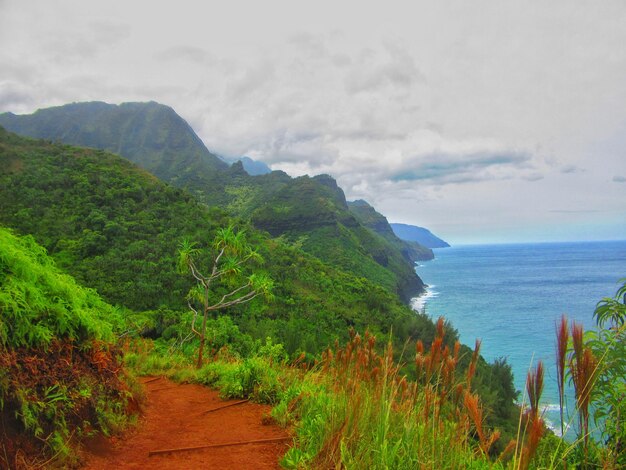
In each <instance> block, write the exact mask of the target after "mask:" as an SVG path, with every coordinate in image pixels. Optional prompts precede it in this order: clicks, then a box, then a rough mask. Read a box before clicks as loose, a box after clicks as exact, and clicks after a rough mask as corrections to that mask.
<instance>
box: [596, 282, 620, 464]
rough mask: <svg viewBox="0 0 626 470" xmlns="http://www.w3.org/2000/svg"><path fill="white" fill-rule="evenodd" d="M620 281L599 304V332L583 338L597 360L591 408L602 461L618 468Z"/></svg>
mask: <svg viewBox="0 0 626 470" xmlns="http://www.w3.org/2000/svg"><path fill="white" fill-rule="evenodd" d="M619 282H620V283H621V284H622V285H621V287H620V288H619V289H618V290H617V292H616V294H615V296H614V297H613V298H604V299H602V300H601V301H600V302H598V305H597V307H596V309H595V312H594V317H595V318H596V321H597V323H598V330H597V331H593V332H589V333H588V334H587V337H586V345H587V346H589V347H590V348H591V350H592V351H593V354H594V356H595V357H596V358H599V359H600V361H599V366H598V367H599V370H598V372H597V379H596V381H595V386H594V389H593V391H592V409H593V410H594V418H595V422H596V424H598V425H599V427H600V430H601V435H602V441H603V442H604V444H605V445H604V447H605V448H604V454H605V455H604V456H603V458H604V459H605V460H606V461H607V462H610V463H611V464H613V465H616V466H618V467H619V466H626V426H625V425H624V423H626V279H621V280H620V281H619Z"/></svg>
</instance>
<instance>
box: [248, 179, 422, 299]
mask: <svg viewBox="0 0 626 470" xmlns="http://www.w3.org/2000/svg"><path fill="white" fill-rule="evenodd" d="M251 221H252V223H253V224H254V225H255V226H256V227H258V228H261V229H263V230H267V231H268V232H270V234H272V235H273V236H285V237H286V238H287V239H289V240H291V241H293V242H294V243H298V244H299V245H300V246H301V247H302V248H303V249H304V250H305V251H307V252H309V253H311V254H313V255H315V256H317V257H318V258H320V259H322V260H324V261H326V262H328V263H331V264H334V265H336V266H339V267H341V268H342V269H345V270H347V271H349V272H353V273H357V274H358V275H361V276H363V277H366V278H368V279H371V280H374V281H376V282H378V283H379V284H381V285H383V286H385V287H387V288H389V289H390V290H392V291H394V292H396V293H398V295H399V296H400V297H401V298H402V299H403V300H404V301H409V300H410V298H411V297H413V296H415V295H417V294H418V293H420V292H422V291H423V289H424V284H423V282H422V280H421V279H420V278H419V277H418V276H417V274H415V270H414V269H413V261H412V260H411V259H409V257H407V256H405V254H404V253H403V252H402V248H404V245H403V242H401V241H400V240H398V239H397V238H396V241H397V242H398V243H397V244H393V243H390V242H389V241H388V240H386V239H385V238H384V237H382V236H380V235H379V234H377V233H375V232H374V231H373V230H372V229H371V227H368V226H367V225H366V224H364V223H362V221H361V220H359V217H357V216H356V215H355V214H354V213H353V212H352V211H351V209H350V205H349V204H348V202H347V201H346V198H345V195H344V193H343V190H342V189H341V188H340V187H339V186H338V185H337V183H336V181H335V180H334V179H333V178H331V177H330V176H328V175H320V176H316V177H314V178H310V177H308V176H303V177H300V178H295V179H293V180H291V181H290V182H288V183H287V184H286V185H285V186H284V187H282V188H281V189H280V190H279V191H277V192H276V193H274V194H273V195H271V196H270V197H269V198H268V199H267V200H266V201H265V202H264V203H263V204H262V205H261V206H260V207H258V208H257V209H255V210H254V211H253V212H252V216H251ZM389 232H390V236H392V237H394V238H395V235H393V232H391V230H390V229H389Z"/></svg>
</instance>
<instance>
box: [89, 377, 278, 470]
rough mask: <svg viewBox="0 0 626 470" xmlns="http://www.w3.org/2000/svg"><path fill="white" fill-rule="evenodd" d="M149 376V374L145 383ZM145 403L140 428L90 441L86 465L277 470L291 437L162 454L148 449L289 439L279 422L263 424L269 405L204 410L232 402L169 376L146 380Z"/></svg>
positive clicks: (93, 469) (95, 469) (94, 469)
mask: <svg viewBox="0 0 626 470" xmlns="http://www.w3.org/2000/svg"><path fill="white" fill-rule="evenodd" d="M149 379H150V378H149V377H145V378H144V379H143V381H144V383H145V382H148V380H149ZM145 389H146V407H145V411H144V414H143V416H142V417H141V418H140V420H139V424H138V426H137V428H136V429H134V430H132V431H130V432H129V433H128V434H127V435H125V436H124V437H122V438H119V439H116V438H112V439H104V438H101V439H99V440H96V441H93V442H91V443H90V444H89V445H88V446H87V449H86V450H85V452H84V454H83V457H84V462H85V466H84V468H85V469H90V470H104V469H106V470H109V469H145V468H152V469H177V470H178V469H197V468H211V469H238V470H239V469H255V470H256V469H276V468H280V466H279V465H278V460H279V459H280V458H281V456H282V455H283V454H284V453H285V452H286V451H287V449H288V444H289V443H290V441H289V440H286V441H284V442H278V443H263V444H246V445H238V446H230V447H218V448H211V449H202V450H191V451H184V452H172V453H167V454H164V455H153V456H151V457H150V456H148V452H150V451H155V450H160V449H172V448H177V447H193V446H202V445H210V444H223V443H229V442H242V441H250V440H257V439H272V438H281V437H288V434H287V432H286V431H285V430H284V429H281V428H280V427H278V426H276V425H264V424H263V423H262V418H263V416H266V415H268V414H269V411H270V407H269V406H265V405H258V404H255V403H249V402H248V403H243V404H241V405H236V406H232V407H228V408H224V409H221V410H218V411H215V412H212V413H208V414H202V411H205V410H208V409H211V408H215V407H218V406H222V405H224V404H228V403H233V402H235V401H237V400H231V401H223V400H221V399H220V398H219V396H218V392H216V391H214V390H211V389H209V388H207V387H203V386H200V385H193V384H175V383H173V382H171V381H169V380H167V379H164V378H162V379H159V380H155V381H150V382H148V383H145Z"/></svg>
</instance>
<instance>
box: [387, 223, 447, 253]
mask: <svg viewBox="0 0 626 470" xmlns="http://www.w3.org/2000/svg"><path fill="white" fill-rule="evenodd" d="M389 225H390V226H391V228H392V230H393V232H394V233H395V234H396V235H397V236H398V238H400V239H401V240H406V241H413V242H417V243H419V244H420V245H423V246H426V247H428V248H448V247H450V245H449V244H448V242H446V241H445V240H442V239H441V238H439V237H437V236H436V235H434V234H433V233H432V232H431V231H430V230H428V229H427V228H424V227H418V226H417V225H408V224H398V223H391V224H389Z"/></svg>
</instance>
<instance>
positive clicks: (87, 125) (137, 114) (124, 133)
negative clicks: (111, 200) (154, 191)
mask: <svg viewBox="0 0 626 470" xmlns="http://www.w3.org/2000/svg"><path fill="white" fill-rule="evenodd" d="M0 126H3V127H5V128H6V129H7V130H9V131H12V132H15V133H17V134H20V135H26V136H30V137H36V138H41V139H47V140H52V141H59V142H63V143H66V144H71V145H80V146H82V147H92V148H97V149H102V150H107V151H109V152H112V153H116V154H118V155H121V156H123V157H125V158H127V159H129V160H130V161H132V162H134V163H136V164H137V165H139V166H140V167H142V168H145V169H146V170H148V171H150V172H151V173H152V174H154V175H156V176H158V177H159V178H161V179H163V180H164V181H168V182H171V183H172V184H174V185H175V186H179V187H185V188H190V189H192V190H195V189H198V188H202V187H203V186H205V185H209V184H214V183H215V180H216V175H215V172H216V171H218V170H225V169H226V168H227V167H228V164H226V163H224V162H223V161H222V160H220V159H219V158H218V157H216V156H215V155H213V154H212V153H211V152H209V151H208V150H207V148H206V147H205V145H204V143H202V141H201V140H200V138H199V137H198V136H197V135H196V134H195V132H194V131H193V129H192V128H191V127H190V126H189V124H187V122H185V120H183V119H182V118H181V117H180V116H179V115H178V114H176V113H175V112H174V110H173V109H171V108H170V107H168V106H164V105H162V104H158V103H155V102H150V103H123V104H121V105H112V104H107V103H102V102H89V103H73V104H68V105H65V106H58V107H54V108H47V109H40V110H38V111H37V112H35V113H33V114H29V115H15V114H12V113H5V114H2V115H0Z"/></svg>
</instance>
